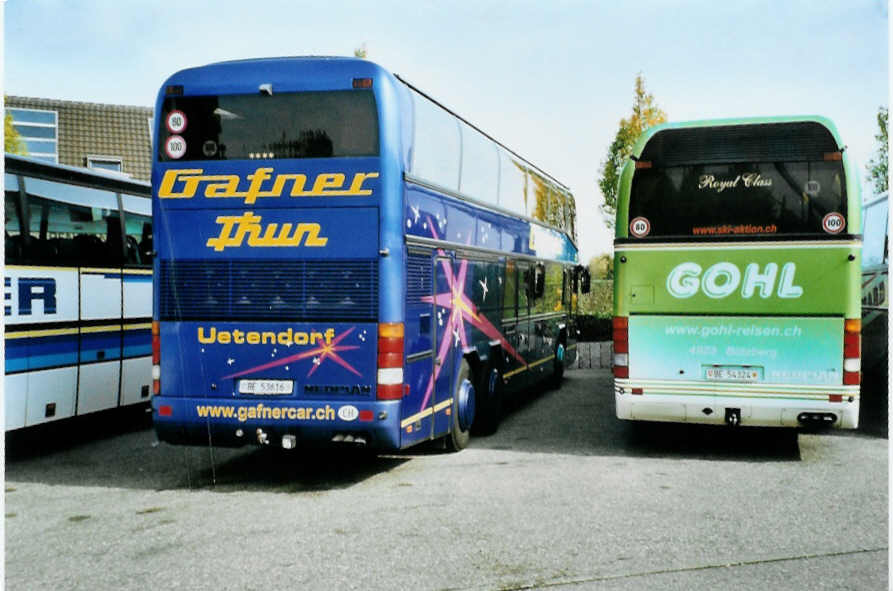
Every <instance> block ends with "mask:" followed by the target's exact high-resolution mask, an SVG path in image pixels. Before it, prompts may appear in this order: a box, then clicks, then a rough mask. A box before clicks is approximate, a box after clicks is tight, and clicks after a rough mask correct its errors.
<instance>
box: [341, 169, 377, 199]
mask: <svg viewBox="0 0 893 591" xmlns="http://www.w3.org/2000/svg"><path fill="white" fill-rule="evenodd" d="M377 178H378V173H377V172H358V173H356V174H355V175H353V182H352V183H351V184H350V190H349V191H348V192H347V194H348V195H371V194H372V189H363V183H364V182H365V181H366V179H377Z"/></svg>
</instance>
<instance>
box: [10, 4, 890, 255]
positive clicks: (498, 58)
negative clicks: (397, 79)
mask: <svg viewBox="0 0 893 591" xmlns="http://www.w3.org/2000/svg"><path fill="white" fill-rule="evenodd" d="M888 36H889V26H888V5H887V1H886V0H802V1H801V0H774V1H768V0H762V1H759V0H730V1H728V2H716V1H715V0H687V1H686V0H664V1H660V0H636V1H635V2H618V1H616V0H588V1H586V0H549V1H547V0H540V1H527V0H452V1H449V2H443V1H441V2H437V1H432V0H413V1H402V2H398V1H396V0H376V1H375V2H369V1H360V0H353V1H351V0H324V1H318V0H292V1H275V0H253V1H251V2H245V1H234V0H214V1H194V2H193V1H189V0H180V1H179V2H158V1H157V0H128V1H126V2H125V1H121V0H79V1H77V2H71V1H67V0H7V1H6V2H5V4H4V35H3V40H4V56H3V86H4V93H6V94H10V95H16V96H29V97H41V98H54V99H65V100H76V101H87V102H99V103H113V104H125V105H139V106H149V107H151V106H153V104H154V99H155V95H156V93H157V91H158V88H159V86H160V85H161V83H162V82H163V81H164V80H165V79H166V78H167V77H168V76H169V75H170V74H172V73H174V72H175V71H177V70H180V69H182V68H186V67H191V66H197V65H203V64H207V63H211V62H216V61H222V60H229V59H241V58H251V57H269V56H287V55H353V52H354V50H355V49H356V48H358V47H361V46H362V47H365V49H366V51H367V57H368V59H370V60H372V61H375V62H377V63H378V64H380V65H382V66H383V67H385V68H386V69H388V70H390V71H391V72H394V73H397V74H399V75H401V76H402V77H403V78H404V79H406V80H408V81H409V82H411V83H412V84H413V85H415V86H416V87H418V88H420V89H422V90H424V91H425V92H426V93H427V94H429V95H431V96H433V97H435V98H436V99H438V100H439V101H440V102H441V103H443V104H444V105H446V106H448V107H449V108H451V109H452V110H453V111H455V112H457V113H459V114H460V115H462V116H463V117H465V118H466V119H468V120H469V121H471V122H472V123H474V124H476V125H477V126H478V127H480V128H481V129H483V130H484V131H486V132H488V133H489V134H490V135H492V136H493V137H495V138H497V139H499V140H500V141H501V142H502V143H504V144H505V145H507V146H509V147H510V148H512V149H513V150H515V151H516V152H517V153H519V154H521V155H522V156H524V157H525V158H527V159H528V160H530V161H531V162H533V163H534V164H536V165H537V166H539V167H540V168H542V169H543V170H545V171H546V172H548V173H550V174H551V175H552V176H554V177H555V178H557V179H558V180H559V181H561V182H563V183H564V184H566V185H568V186H569V187H570V188H571V190H572V191H573V193H574V195H575V198H576V201H577V208H578V230H579V234H580V237H579V247H580V259H581V261H586V260H588V259H589V258H590V257H592V256H595V255H597V254H600V253H603V252H610V250H611V242H612V239H613V236H612V233H611V231H610V230H608V228H607V227H606V226H605V223H604V221H603V219H602V216H601V214H600V213H599V205H600V204H601V202H602V197H601V193H600V191H599V189H598V185H597V179H598V176H599V168H600V165H601V163H602V161H603V160H604V159H605V157H606V155H607V150H608V146H609V145H610V144H611V141H612V140H613V138H614V135H615V133H616V132H617V128H618V124H619V121H620V119H621V118H623V117H626V116H628V115H629V113H630V111H631V108H632V102H633V84H634V80H635V77H636V75H637V74H638V73H641V74H642V75H643V76H644V78H645V83H646V88H647V90H648V91H649V92H651V93H652V94H653V95H654V98H655V102H656V103H657V105H658V106H659V107H660V108H662V109H663V110H664V111H666V113H667V115H668V118H669V120H670V121H686V120H692V119H705V118H720V117H721V118H726V117H740V116H763V115H797V114H816V115H824V116H827V117H830V118H831V119H832V120H833V121H834V122H835V123H836V124H837V127H838V130H839V131H840V134H841V137H842V138H843V141H844V143H845V144H846V145H847V150H848V151H849V153H850V156H851V157H852V158H853V159H854V160H855V162H856V166H857V168H858V172H859V174H860V175H861V176H863V177H864V176H865V165H866V164H867V163H868V161H869V160H870V159H871V158H872V156H873V155H874V153H875V151H876V149H877V141H876V140H875V138H874V136H875V135H876V134H877V132H878V126H877V112H878V107H880V106H881V105H887V104H888V103H889V64H888V62H889V42H888ZM865 187H866V189H868V185H867V184H866V185H865Z"/></svg>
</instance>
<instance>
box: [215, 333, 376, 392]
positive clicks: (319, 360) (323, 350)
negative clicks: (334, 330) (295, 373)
mask: <svg viewBox="0 0 893 591" xmlns="http://www.w3.org/2000/svg"><path fill="white" fill-rule="evenodd" d="M355 328H356V327H355V326H353V327H351V328H349V329H348V330H346V331H344V332H342V333H341V334H340V335H337V336H335V338H333V339H332V342H331V343H324V344H322V345H319V346H318V347H315V348H313V349H309V350H307V351H303V352H301V353H298V354H296V355H292V356H290V357H283V358H282V359H277V360H276V361H271V362H270V363H265V364H263V365H258V366H256V367H251V368H248V369H246V370H243V371H240V372H237V373H234V374H230V375H228V376H223V378H221V379H224V380H225V379H228V378H237V377H240V376H244V375H247V374H250V373H254V372H258V371H263V370H265V369H269V368H271V367H278V366H280V365H285V364H286V363H291V362H293V361H300V360H302V359H310V358H315V359H314V361H313V364H312V365H311V367H310V371H308V372H307V377H308V378H309V377H310V376H311V375H313V373H314V372H315V371H316V370H317V369H319V367H320V366H321V365H322V364H323V361H325V360H326V359H331V360H332V361H334V362H335V363H337V364H338V365H340V366H341V367H343V368H345V369H346V370H347V371H349V372H351V373H352V374H354V375H356V376H360V377H362V374H361V373H360V372H358V371H357V370H356V369H354V368H353V366H351V365H350V364H349V363H348V362H346V361H345V360H344V359H342V358H341V356H340V355H338V353H340V352H342V351H353V350H354V349H359V348H360V346H359V345H340V344H339V343H340V342H341V341H342V340H344V337H346V336H347V335H349V334H350V333H352V332H353V330H354V329H355Z"/></svg>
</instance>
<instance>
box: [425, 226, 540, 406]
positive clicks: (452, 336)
mask: <svg viewBox="0 0 893 591" xmlns="http://www.w3.org/2000/svg"><path fill="white" fill-rule="evenodd" d="M428 227H429V228H431V234H433V235H434V239H435V240H437V239H438V236H437V232H436V231H435V229H434V224H433V223H432V221H431V218H430V217H429V218H428ZM437 252H438V254H441V255H443V254H445V253H444V251H443V250H438V251H437ZM440 264H441V267H443V271H444V276H445V277H446V280H447V285H448V288H449V291H447V292H444V293H439V294H437V295H435V296H433V297H432V296H426V297H423V298H422V301H423V302H428V303H432V302H433V303H435V304H437V305H438V306H440V307H441V308H446V309H448V310H450V317H449V320H447V322H446V325H445V326H444V328H443V336H442V337H441V339H440V346H439V347H438V349H437V360H438V362H439V363H436V364H435V365H434V374H433V375H432V376H431V379H430V380H429V381H428V387H427V388H426V390H425V396H424V398H423V399H422V406H421V408H422V409H424V408H425V406H427V404H428V401H429V400H430V399H431V393H432V392H433V391H434V382H436V381H437V378H438V377H439V376H440V372H441V369H442V368H443V363H444V361H445V360H446V358H447V355H449V352H450V349H451V347H454V346H458V344H459V343H462V348H463V349H464V348H466V347H468V337H467V333H466V331H465V323H466V322H467V323H469V324H471V325H472V326H473V327H474V328H476V329H478V330H479V331H481V332H482V333H484V334H485V335H487V336H488V337H490V339H491V340H497V341H499V343H500V344H501V345H502V348H503V349H505V350H506V351H508V352H509V354H511V355H512V357H514V358H515V359H517V360H518V361H520V362H521V363H526V362H525V361H524V358H523V357H521V355H519V354H518V352H517V351H516V350H515V349H514V347H512V346H511V345H510V344H509V342H508V341H507V340H506V338H505V337H504V336H503V335H502V333H501V332H499V330H497V328H496V327H495V326H493V324H492V323H491V322H490V321H489V320H488V319H487V317H486V316H484V315H483V314H481V313H480V312H479V311H478V308H477V306H475V305H474V303H473V302H472V301H471V300H470V299H469V298H468V296H467V295H465V282H466V279H467V276H468V260H466V259H463V260H462V261H461V262H460V263H459V272H458V273H456V274H453V265H452V264H451V263H450V262H449V261H447V260H444V259H441V261H440Z"/></svg>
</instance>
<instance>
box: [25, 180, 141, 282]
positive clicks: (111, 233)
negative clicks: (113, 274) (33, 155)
mask: <svg viewBox="0 0 893 591" xmlns="http://www.w3.org/2000/svg"><path fill="white" fill-rule="evenodd" d="M28 208H29V210H30V215H29V218H30V235H31V240H30V242H29V245H28V249H27V251H26V253H25V258H26V259H28V261H29V262H30V263H32V264H40V265H66V264H67V265H81V266H83V265H92V266H116V265H118V264H120V262H121V258H122V256H123V251H122V248H123V247H122V243H121V221H120V218H119V217H118V212H117V211H112V210H109V209H102V208H96V207H92V208H91V207H84V206H81V205H75V204H72V203H61V202H58V201H50V200H48V199H43V198H41V197H37V196H35V195H29V196H28Z"/></svg>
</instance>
